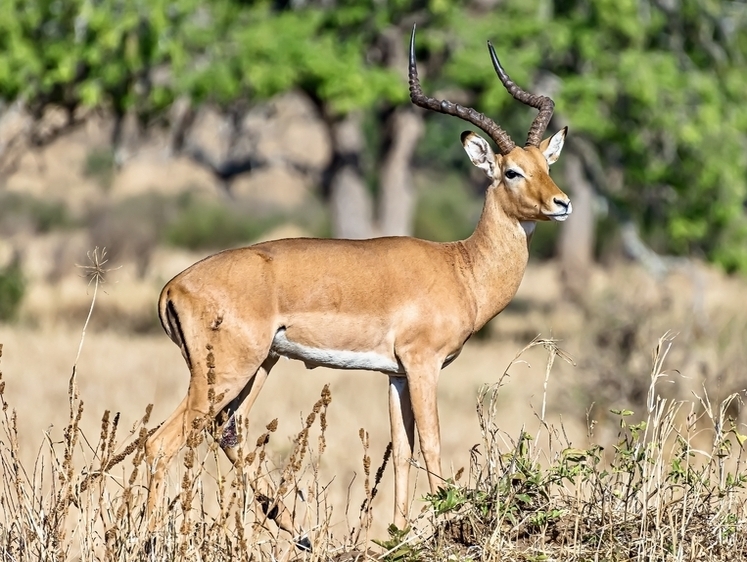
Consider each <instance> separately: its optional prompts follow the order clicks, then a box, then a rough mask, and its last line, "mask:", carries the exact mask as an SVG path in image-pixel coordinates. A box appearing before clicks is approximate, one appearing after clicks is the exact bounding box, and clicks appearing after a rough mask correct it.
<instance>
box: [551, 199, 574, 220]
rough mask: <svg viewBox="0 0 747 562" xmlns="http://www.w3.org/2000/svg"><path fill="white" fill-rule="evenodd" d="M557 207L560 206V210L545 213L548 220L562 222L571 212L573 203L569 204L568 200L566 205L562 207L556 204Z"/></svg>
mask: <svg viewBox="0 0 747 562" xmlns="http://www.w3.org/2000/svg"><path fill="white" fill-rule="evenodd" d="M558 207H561V208H562V210H560V211H557V212H555V213H545V216H546V217H547V218H548V219H550V220H553V221H557V222H563V221H564V220H565V219H567V218H568V217H569V216H570V215H571V213H572V212H573V205H571V202H570V201H568V206H567V207H564V208H563V206H562V205H558Z"/></svg>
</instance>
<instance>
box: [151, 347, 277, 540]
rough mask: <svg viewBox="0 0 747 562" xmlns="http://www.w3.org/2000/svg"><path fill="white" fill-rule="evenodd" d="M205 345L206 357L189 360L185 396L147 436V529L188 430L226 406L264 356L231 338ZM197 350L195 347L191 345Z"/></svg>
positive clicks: (153, 521)
mask: <svg viewBox="0 0 747 562" xmlns="http://www.w3.org/2000/svg"><path fill="white" fill-rule="evenodd" d="M211 339H213V343H208V344H206V346H205V348H204V349H206V358H205V360H200V361H198V360H197V359H196V358H194V357H192V358H191V360H188V364H189V368H190V372H191V377H190V381H189V390H188V392H187V396H186V397H185V398H184V400H182V402H181V404H179V406H178V407H177V408H176V410H174V413H173V414H171V416H169V418H168V419H167V420H166V421H165V422H164V423H163V424H162V425H161V427H160V428H158V430H157V431H156V432H155V433H154V434H153V435H152V436H151V437H150V438H149V439H148V441H147V443H146V445H145V455H146V461H147V464H148V467H149V468H150V470H151V478H150V484H149V487H148V504H147V518H148V528H149V530H151V531H153V530H154V528H155V526H156V522H157V521H156V518H155V517H154V515H155V513H156V508H157V506H158V504H159V503H160V501H161V497H162V495H163V492H164V490H163V483H164V479H165V476H166V470H167V468H168V465H169V463H170V462H171V460H172V459H173V458H174V456H175V455H176V454H177V453H178V452H179V450H180V449H181V448H182V447H183V446H184V445H185V443H186V442H187V438H188V437H189V434H190V432H191V431H201V430H202V429H203V428H204V427H205V426H206V425H207V423H208V421H210V418H211V417H212V416H214V415H215V414H212V416H211V413H212V412H219V411H221V410H222V409H223V408H225V407H226V406H227V405H228V404H229V403H230V402H231V401H232V400H233V399H234V398H236V396H238V395H239V393H240V392H241V391H242V390H243V389H244V388H245V387H246V385H247V383H248V382H249V380H250V379H251V377H252V375H253V374H254V373H256V372H257V371H258V369H259V366H260V365H261V362H262V361H263V358H264V357H266V356H267V350H261V351H260V350H251V349H247V347H246V346H240V345H236V342H235V341H233V340H232V339H231V338H226V337H222V338H221V337H217V336H216V337H215V338H211ZM192 349H194V350H197V349H198V346H192V347H190V350H192Z"/></svg>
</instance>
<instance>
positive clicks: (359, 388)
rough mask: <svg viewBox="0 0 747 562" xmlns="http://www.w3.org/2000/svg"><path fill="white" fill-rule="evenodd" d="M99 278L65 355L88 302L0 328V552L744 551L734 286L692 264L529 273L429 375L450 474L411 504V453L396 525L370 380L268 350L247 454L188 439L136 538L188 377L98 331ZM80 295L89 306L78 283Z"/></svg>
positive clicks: (611, 554)
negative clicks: (563, 282) (167, 421)
mask: <svg viewBox="0 0 747 562" xmlns="http://www.w3.org/2000/svg"><path fill="white" fill-rule="evenodd" d="M108 275H109V277H110V282H109V283H107V284H106V285H104V286H102V288H100V289H99V292H98V296H97V303H96V306H95V307H94V309H93V314H92V318H91V322H90V324H88V325H87V327H86V330H85V338H84V340H83V341H82V347H80V344H81V337H82V331H83V326H84V320H85V316H86V314H85V313H87V311H88V310H87V307H86V308H84V309H83V311H82V312H83V313H82V314H80V315H79V316H80V322H79V323H77V325H76V323H74V322H68V323H53V324H50V325H46V326H45V327H43V328H41V327H33V326H28V325H24V324H23V323H21V324H16V325H5V326H1V327H0V343H2V344H3V350H2V359H1V360H0V361H1V362H0V370H1V371H2V373H3V378H2V381H3V383H2V384H4V386H3V387H0V388H2V399H3V407H4V411H3V414H2V416H4V417H2V416H0V421H1V423H2V433H1V435H2V437H0V460H1V461H2V467H3V468H2V470H3V473H2V474H3V476H2V488H1V489H2V492H1V493H0V494H1V495H0V552H1V553H2V554H3V557H2V561H3V562H5V561H15V560H38V559H45V560H96V559H105V560H125V559H126V560H133V559H153V560H165V559H187V560H223V559H226V560H227V559H242V560H243V559H255V560H276V559H286V560H288V559H295V558H299V559H301V560H329V559H335V560H343V559H354V557H355V556H356V555H358V556H362V557H366V556H370V557H372V558H374V559H388V560H466V559H470V560H741V559H743V556H744V554H745V552H747V544H746V543H745V540H744V539H743V538H742V537H743V536H744V531H745V522H746V521H747V519H746V516H747V513H746V512H745V504H744V499H745V496H744V487H745V484H746V480H745V479H746V478H747V473H746V472H744V470H743V469H742V468H743V467H742V443H743V441H744V439H745V437H744V436H743V434H745V433H747V430H745V429H744V427H743V425H740V423H739V419H740V407H741V394H740V393H741V389H742V388H743V387H744V386H745V385H744V382H743V381H744V380H745V374H746V373H745V370H744V365H745V359H747V353H746V352H745V351H744V349H743V343H744V335H745V326H746V325H747V313H746V312H745V311H743V310H740V309H739V308H740V302H741V299H742V296H741V295H743V294H744V290H745V288H747V286H745V283H744V281H742V280H739V279H735V278H726V277H723V276H722V275H720V274H719V273H717V272H714V271H712V270H707V269H705V268H703V267H701V266H699V265H692V266H689V267H688V268H687V269H683V270H680V271H676V272H674V273H673V274H671V275H670V276H669V277H667V278H666V279H662V280H655V279H652V278H651V277H650V276H648V275H647V274H646V273H644V272H643V271H641V270H639V269H637V268H635V267H631V266H624V265H618V266H614V267H612V268H610V269H609V270H606V271H601V270H600V271H597V272H595V274H594V275H593V277H592V278H590V279H589V293H588V295H587V297H588V298H587V300H586V301H585V302H584V303H570V302H567V301H566V300H565V299H564V298H563V295H562V291H561V288H560V285H559V283H558V282H557V280H556V272H555V269H554V267H553V266H552V264H550V265H535V266H532V267H530V269H529V270H528V272H527V275H526V278H525V282H524V284H523V285H522V288H521V289H520V293H519V295H518V296H517V299H516V300H515V302H514V303H513V304H512V305H511V307H510V308H509V309H508V310H507V311H506V312H504V314H503V315H501V316H499V317H498V319H497V320H496V321H494V322H493V324H492V325H491V326H490V327H489V329H488V330H486V333H484V334H481V335H480V337H478V338H475V339H474V341H471V342H469V343H468V345H467V346H466V347H465V350H464V352H463V353H462V355H461V356H460V357H459V358H458V360H457V361H455V363H454V364H452V365H451V366H449V367H448V368H446V369H445V370H444V371H443V373H442V376H441V381H440V386H439V409H440V416H441V432H442V442H443V467H444V472H445V475H446V476H447V477H448V478H449V479H448V480H447V481H445V482H444V487H443V489H442V490H441V492H440V493H439V494H437V495H436V496H431V497H429V498H427V499H424V495H425V494H426V493H427V491H428V490H427V484H426V482H427V479H426V478H425V474H424V473H423V470H422V468H419V465H418V464H417V462H418V461H417V455H416V459H415V461H414V463H415V466H414V468H413V471H412V472H413V476H412V478H413V483H414V484H415V491H414V492H413V494H412V512H413V519H414V521H413V526H412V528H411V529H410V530H409V531H408V530H396V529H389V528H388V524H389V522H390V520H391V514H392V513H391V512H392V504H393V493H392V473H391V467H385V468H384V470H383V472H382V473H381V474H380V475H377V469H378V468H379V467H380V465H382V462H383V458H384V457H385V451H386V446H387V443H388V432H389V428H388V419H387V406H386V404H387V399H386V390H387V385H386V378H385V377H384V376H383V375H380V374H374V373H357V372H339V371H331V370H327V369H322V368H319V369H315V370H313V371H307V370H306V369H305V368H304V366H303V365H302V364H301V363H298V362H290V361H281V362H280V363H279V364H278V365H277V367H276V368H275V369H274V370H273V372H272V375H271V377H270V379H269V381H268V382H267V384H266V386H265V388H264V389H263V391H262V394H261V395H260V399H259V400H258V402H257V404H256V405H255V407H254V409H253V410H252V415H251V420H250V425H249V429H248V435H249V437H248V440H247V446H246V450H245V451H244V453H245V462H244V463H243V464H242V465H241V466H240V467H238V468H237V469H234V468H232V467H230V466H229V465H228V463H226V462H225V460H224V459H223V458H221V456H222V453H220V452H219V451H216V446H215V444H214V443H213V442H212V441H211V440H210V439H203V436H202V435H201V434H197V435H194V436H192V438H191V445H190V447H188V449H187V451H186V452H185V453H184V454H183V455H182V456H181V457H180V459H179V461H178V462H175V463H174V466H173V468H172V471H171V473H170V491H169V497H170V499H171V502H170V503H169V505H168V506H164V513H163V515H162V519H161V526H160V527H159V529H158V530H157V533H156V540H155V541H153V540H152V538H153V537H152V536H151V535H150V534H149V533H148V532H147V530H146V525H145V524H144V522H143V521H142V515H143V506H144V499H145V488H144V487H145V485H146V483H147V474H146V467H145V465H144V463H143V462H142V442H143V438H144V436H145V435H146V433H147V430H149V429H150V428H153V427H155V426H156V425H157V424H158V423H159V422H160V421H161V420H163V419H164V418H165V417H166V416H167V415H168V414H169V413H170V412H171V411H172V410H173V409H174V408H175V407H176V405H177V404H178V402H179V400H181V398H182V397H183V395H184V394H185V392H186V388H187V369H186V366H185V365H184V361H183V359H182V358H181V356H180V353H179V350H178V349H177V348H176V347H175V346H174V345H173V344H172V343H171V342H170V341H169V340H168V338H167V337H166V336H165V335H163V334H161V333H158V332H154V333H149V334H146V335H132V334H127V333H123V332H121V331H116V330H113V329H102V328H99V327H97V315H98V317H101V318H105V317H106V316H107V314H111V310H110V308H111V306H110V305H111V303H112V302H117V300H118V299H119V300H122V297H121V295H120V296H118V295H117V293H118V292H119V293H122V292H124V293H126V292H127V290H128V289H127V287H126V285H125V284H121V285H118V284H117V283H115V282H111V281H112V280H114V281H116V272H111V273H110V274H108ZM101 289H106V291H107V292H106V293H103V292H102V290H101ZM78 290H79V291H80V295H82V296H83V297H84V298H85V299H87V300H88V301H90V299H91V298H92V295H93V291H94V288H93V285H91V286H89V287H88V289H86V285H85V282H84V281H83V280H81V282H80V284H79V286H78ZM124 300H127V299H126V297H125V299H124ZM107 303H109V304H107ZM107 307H110V308H107ZM115 308H116V307H115ZM102 323H103V324H106V325H108V326H112V325H113V322H112V320H111V318H108V319H107V320H106V321H102ZM114 324H116V323H114ZM668 331H669V332H668ZM540 332H541V333H542V334H543V337H544V338H545V339H544V340H538V341H535V342H534V345H533V346H530V348H529V349H527V350H526V351H525V352H524V353H523V354H522V355H521V357H520V358H519V359H518V360H515V358H516V356H517V353H518V352H520V351H521V350H522V349H523V348H524V347H525V346H527V344H529V343H530V341H532V340H533V338H534V337H535V336H537V334H538V333H540ZM675 333H676V336H675ZM556 339H557V340H560V341H555V340H556ZM558 346H559V347H558ZM654 349H655V350H656V351H655V353H654V354H653V355H652V350H654ZM566 354H567V355H566ZM569 357H570V358H572V361H570V360H567V359H568V358H569ZM550 363H552V365H550ZM573 363H575V364H573ZM73 365H75V376H74V377H71V374H72V373H73ZM509 365H510V368H509ZM550 367H551V368H550ZM505 370H507V371H508V375H507V376H503V375H504V371H505ZM326 384H328V385H329V392H330V393H331V401H330V395H327V394H325V392H324V391H323V388H324V386H325V385H326ZM486 385H487V386H486ZM320 397H321V398H320ZM148 404H153V407H152V411H150V410H149V409H148V410H147V411H148V412H149V415H147V414H146V409H147V406H148ZM476 405H477V408H476ZM476 410H477V411H476ZM115 413H118V414H117V416H116V417H115ZM144 416H145V417H146V418H149V419H148V420H147V421H145V422H143V417H144ZM275 419H277V420H278V421H277V424H275V423H274V422H273V420H275ZM115 426H116V434H115V431H114V428H115ZM266 428H267V429H266ZM361 428H362V429H361ZM255 442H256V446H255ZM123 453H128V454H127V455H126V456H125V457H124V458H123V459H122V460H121V461H119V462H116V463H115V462H114V461H118V460H119V458H120V457H122V454H123ZM216 459H217V460H216ZM102 466H104V467H105V468H106V470H105V471H104V472H105V474H104V475H103V476H101V475H100V469H101V467H102ZM379 479H380V481H379ZM255 480H261V481H262V482H264V483H265V485H267V484H269V485H270V486H271V487H272V488H273V489H275V490H279V492H280V493H282V494H283V495H284V497H285V503H286V504H287V505H289V506H291V507H292V508H293V509H294V511H295V512H296V519H297V522H298V523H299V524H301V525H302V526H303V527H304V528H305V529H306V530H307V532H308V535H309V538H310V539H311V542H312V544H313V546H314V550H313V552H311V553H306V552H302V551H299V550H297V549H296V548H295V547H294V546H293V542H292V538H291V537H289V536H287V535H284V534H282V533H278V532H277V528H276V527H275V526H274V524H273V523H271V522H269V521H268V520H267V518H266V516H265V515H264V513H263V511H262V509H261V508H260V506H259V504H258V502H256V501H255V499H254V494H252V493H251V492H249V491H248V490H249V486H248V484H250V483H252V482H253V481H255ZM346 556H347V557H348V558H346Z"/></svg>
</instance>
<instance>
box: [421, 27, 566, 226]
mask: <svg viewBox="0 0 747 562" xmlns="http://www.w3.org/2000/svg"><path fill="white" fill-rule="evenodd" d="M488 51H489V52H490V58H491V60H492V62H493V68H494V69H495V71H496V73H497V74H498V78H499V79H500V81H501V83H502V84H503V86H504V87H505V88H506V90H507V91H508V93H510V94H511V95H512V96H513V97H514V98H515V99H517V100H519V101H520V102H522V103H524V104H526V105H529V106H531V107H534V108H536V109H538V110H539V113H538V114H537V116H536V117H535V119H534V122H533V123H532V126H531V127H530V129H529V134H528V135H527V141H526V143H525V145H524V147H518V146H516V144H515V143H514V141H513V140H511V137H510V136H509V135H508V133H506V132H505V131H504V130H503V129H501V128H500V127H499V126H498V124H496V123H495V122H494V121H493V120H492V119H490V118H489V117H486V116H485V115H484V114H482V113H480V112H478V111H476V110H474V109H472V108H471V107H463V106H461V105H459V104H456V103H452V102H450V101H447V100H437V99H435V98H430V97H428V96H426V95H425V94H423V91H422V89H421V87H420V80H419V79H418V70H417V67H416V64H415V27H414V26H413V29H412V35H411V36H410V65H409V82H410V99H411V100H412V102H413V103H414V104H415V105H418V106H420V107H423V108H425V109H430V110H432V111H437V112H439V113H444V114H446V115H454V116H456V117H459V118H460V119H463V120H465V121H467V122H469V123H472V124H473V125H475V126H476V127H479V128H480V129H482V130H483V131H484V132H485V133H487V134H488V136H489V137H490V138H491V139H493V141H494V142H495V144H496V145H497V147H498V153H495V152H493V149H492V148H491V147H490V145H489V144H488V142H487V141H486V140H485V139H484V138H482V137H481V136H480V135H478V134H476V133H473V132H471V131H465V132H464V133H462V144H463V145H464V149H465V151H466V152H467V155H468V156H469V158H470V160H471V161H472V163H473V164H474V165H475V166H477V167H478V168H480V169H481V170H482V171H483V172H485V174H486V175H487V176H488V178H490V180H491V182H492V183H491V185H490V188H489V189H496V190H498V192H497V194H498V197H499V200H500V201H501V206H502V208H503V210H504V212H505V213H506V214H507V215H509V216H510V217H512V218H514V219H516V220H518V221H547V220H555V221H564V220H565V219H567V218H568V216H569V215H570V214H571V211H572V206H571V201H570V199H569V198H568V196H567V195H566V194H565V193H563V192H562V191H561V190H560V188H558V186H557V185H555V182H554V181H553V180H552V178H551V177H550V165H551V164H553V163H555V161H557V159H558V156H560V151H561V150H562V148H563V142H564V141H565V135H566V133H567V131H568V128H567V127H565V128H563V129H561V130H560V131H558V132H557V133H555V134H554V135H553V136H551V137H548V138H546V139H545V140H542V135H543V134H544V132H545V130H546V129H547V125H548V123H549V122H550V119H551V118H552V112H553V108H554V107H555V104H554V102H553V101H552V100H551V99H550V98H548V97H546V96H540V95H535V94H530V93H528V92H525V91H524V90H522V89H521V88H520V87H519V86H517V85H516V83H515V82H513V81H512V80H511V78H509V76H508V74H506V71H505V70H503V67H502V66H501V63H500V61H499V60H498V57H497V56H496V54H495V49H493V45H492V44H491V43H490V41H488Z"/></svg>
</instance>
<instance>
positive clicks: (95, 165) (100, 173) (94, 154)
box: [83, 148, 114, 191]
mask: <svg viewBox="0 0 747 562" xmlns="http://www.w3.org/2000/svg"><path fill="white" fill-rule="evenodd" d="M83 175H84V176H86V177H88V178H93V179H95V180H96V182H97V183H98V184H99V185H100V186H101V188H102V189H103V190H105V191H108V190H109V188H110V187H111V186H112V181H113V180H114V151H113V150H112V149H111V148H96V149H93V150H92V151H91V152H89V153H88V155H87V156H86V162H85V165H84V166H83Z"/></svg>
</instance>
